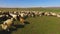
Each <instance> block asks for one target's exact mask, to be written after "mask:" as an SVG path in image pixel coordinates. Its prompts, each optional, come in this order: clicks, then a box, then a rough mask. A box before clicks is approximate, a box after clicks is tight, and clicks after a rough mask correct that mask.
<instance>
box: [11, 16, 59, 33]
mask: <svg viewBox="0 0 60 34" xmlns="http://www.w3.org/2000/svg"><path fill="white" fill-rule="evenodd" d="M27 21H29V22H30V24H26V25H25V26H24V28H18V29H17V30H16V31H13V32H11V34H60V18H57V17H52V16H41V17H35V18H33V17H31V18H28V19H27Z"/></svg>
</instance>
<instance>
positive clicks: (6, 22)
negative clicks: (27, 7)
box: [0, 11, 60, 31]
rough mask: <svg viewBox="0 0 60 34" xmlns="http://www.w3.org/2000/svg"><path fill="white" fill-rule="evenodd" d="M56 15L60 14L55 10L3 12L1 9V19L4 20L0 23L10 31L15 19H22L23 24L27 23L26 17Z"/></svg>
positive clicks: (59, 15) (4, 28)
mask: <svg viewBox="0 0 60 34" xmlns="http://www.w3.org/2000/svg"><path fill="white" fill-rule="evenodd" d="M43 15H44V16H56V17H60V14H57V13H54V12H38V11H32V12H31V11H20V12H17V11H15V12H10V11H8V12H2V11H0V21H3V22H2V23H0V26H1V27H2V29H3V30H7V31H9V28H10V27H11V26H13V25H14V22H13V21H15V20H18V21H20V23H22V25H24V24H25V23H24V22H25V19H26V18H28V17H36V16H43Z"/></svg>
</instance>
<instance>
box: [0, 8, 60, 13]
mask: <svg viewBox="0 0 60 34" xmlns="http://www.w3.org/2000/svg"><path fill="white" fill-rule="evenodd" d="M0 11H47V12H60V8H0Z"/></svg>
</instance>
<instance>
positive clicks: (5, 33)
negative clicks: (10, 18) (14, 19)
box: [0, 31, 11, 34]
mask: <svg viewBox="0 0 60 34" xmlns="http://www.w3.org/2000/svg"><path fill="white" fill-rule="evenodd" d="M0 34H11V32H8V31H0Z"/></svg>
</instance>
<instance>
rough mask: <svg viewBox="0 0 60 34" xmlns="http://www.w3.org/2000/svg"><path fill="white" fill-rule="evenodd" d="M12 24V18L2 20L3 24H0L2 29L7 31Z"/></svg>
mask: <svg viewBox="0 0 60 34" xmlns="http://www.w3.org/2000/svg"><path fill="white" fill-rule="evenodd" d="M12 24H13V18H11V19H7V20H6V21H4V22H3V24H1V26H2V29H3V30H8V31H9V28H10V27H11V25H12Z"/></svg>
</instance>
